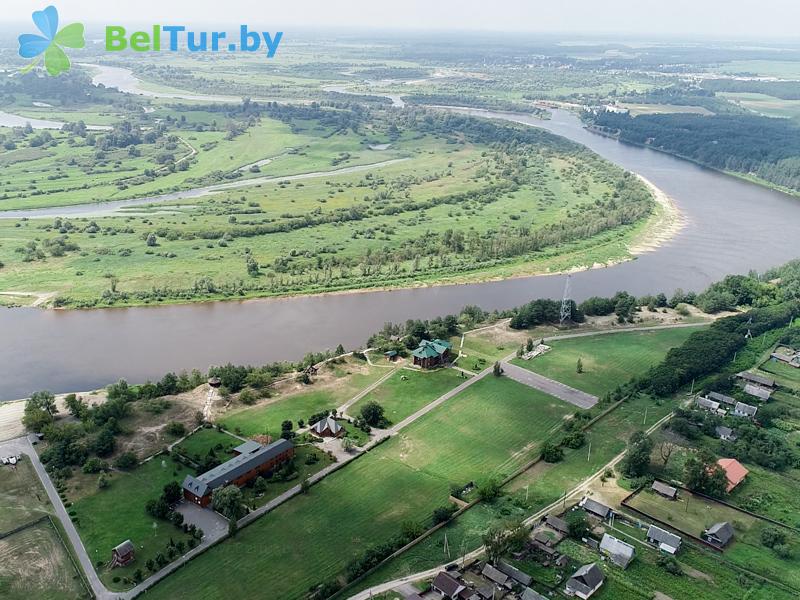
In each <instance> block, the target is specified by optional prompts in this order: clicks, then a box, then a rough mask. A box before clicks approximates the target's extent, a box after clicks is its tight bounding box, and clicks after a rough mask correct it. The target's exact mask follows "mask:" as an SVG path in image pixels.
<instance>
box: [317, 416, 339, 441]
mask: <svg viewBox="0 0 800 600" xmlns="http://www.w3.org/2000/svg"><path fill="white" fill-rule="evenodd" d="M311 433H313V434H314V435H317V436H319V437H339V436H341V435H344V427H342V426H341V425H339V423H338V421H336V419H334V418H333V417H331V416H328V417H325V418H324V419H320V420H319V421H317V422H316V423H314V424H313V425H312V426H311Z"/></svg>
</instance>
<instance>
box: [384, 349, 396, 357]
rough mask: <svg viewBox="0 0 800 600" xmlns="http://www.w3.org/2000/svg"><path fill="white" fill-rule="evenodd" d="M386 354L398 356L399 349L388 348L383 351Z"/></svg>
mask: <svg viewBox="0 0 800 600" xmlns="http://www.w3.org/2000/svg"><path fill="white" fill-rule="evenodd" d="M383 355H384V356H397V350H387V351H386V352H384V353H383Z"/></svg>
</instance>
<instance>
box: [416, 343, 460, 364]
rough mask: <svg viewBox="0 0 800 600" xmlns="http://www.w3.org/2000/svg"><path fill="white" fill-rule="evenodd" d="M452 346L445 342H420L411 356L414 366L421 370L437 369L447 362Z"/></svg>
mask: <svg viewBox="0 0 800 600" xmlns="http://www.w3.org/2000/svg"><path fill="white" fill-rule="evenodd" d="M452 347H453V346H452V344H451V343H450V342H448V341H446V340H438V339H437V340H422V341H421V342H420V343H419V346H417V348H416V350H414V351H413V352H412V353H411V355H412V356H413V357H414V364H415V365H418V366H420V367H422V368H423V369H431V368H433V367H439V366H441V365H444V364H446V363H447V362H448V359H449V358H450V349H451V348H452Z"/></svg>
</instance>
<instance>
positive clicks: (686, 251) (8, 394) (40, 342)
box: [0, 110, 800, 399]
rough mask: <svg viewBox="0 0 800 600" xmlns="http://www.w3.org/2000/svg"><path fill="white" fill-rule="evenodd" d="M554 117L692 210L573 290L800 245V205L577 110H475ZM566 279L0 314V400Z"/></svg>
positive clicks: (319, 341)
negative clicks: (623, 137) (603, 130)
mask: <svg viewBox="0 0 800 600" xmlns="http://www.w3.org/2000/svg"><path fill="white" fill-rule="evenodd" d="M468 112H474V113H475V114H480V115H482V116H489V117H494V118H502V119H508V120H513V121H518V122H523V123H527V124H530V125H534V126H537V127H544V128H546V129H548V130H550V131H552V132H554V133H557V134H559V135H563V136H565V137H568V138H570V139H572V140H575V141H577V142H579V143H582V144H585V145H586V146H588V147H589V148H591V149H592V150H594V151H595V152H597V153H598V154H600V155H601V156H603V157H605V158H607V159H608V160H610V161H612V162H614V163H616V164H618V165H620V166H622V167H624V168H625V169H628V170H630V171H633V172H636V173H639V174H641V175H642V176H644V177H646V178H647V179H649V180H650V181H651V182H653V183H654V184H655V185H656V186H658V187H659V188H661V189H662V190H663V191H665V192H666V193H667V194H668V195H669V196H671V197H672V199H673V200H674V201H675V203H676V205H677V206H678V208H679V209H680V210H682V211H683V213H684V216H685V217H686V219H687V221H688V222H687V224H686V226H685V227H684V228H683V229H682V230H681V231H680V232H679V233H678V234H677V235H676V236H675V237H674V238H673V239H672V240H671V241H669V242H667V243H666V244H664V245H663V246H662V247H661V248H659V249H658V250H656V251H654V252H649V253H646V254H643V255H641V256H639V257H638V259H637V260H633V261H629V262H626V263H623V264H619V265H616V266H613V267H608V268H604V269H594V270H589V271H583V272H580V273H576V274H574V275H573V276H572V292H573V293H572V296H573V298H574V299H575V300H577V301H580V300H582V299H585V298H586V297H588V296H592V295H610V294H613V293H614V292H616V291H617V290H623V289H624V290H628V291H629V292H631V293H633V294H637V295H642V294H645V293H651V292H660V291H664V292H666V293H671V292H672V291H673V290H674V289H675V288H677V287H682V288H684V289H687V290H692V289H693V290H700V289H702V288H704V287H705V286H707V285H708V284H709V283H711V282H713V281H715V280H718V279H720V278H721V277H723V276H724V275H727V274H730V273H743V272H747V271H748V270H749V269H758V270H763V269H766V268H768V267H772V266H776V265H779V264H781V263H783V262H786V261H788V260H790V259H792V258H796V257H798V256H799V255H800V242H799V241H798V239H799V238H798V236H797V231H798V223H800V201H798V199H795V198H793V197H791V196H788V195H786V194H782V193H779V192H775V191H772V190H769V189H767V188H764V187H760V186H757V185H754V184H751V183H748V182H745V181H742V180H740V179H737V178H734V177H730V176H727V175H724V174H721V173H717V172H715V171H711V170H708V169H704V168H702V167H699V166H697V165H695V164H693V163H690V162H687V161H684V160H681V159H677V158H673V157H671V156H668V155H666V154H663V153H660V152H656V151H653V150H649V149H645V148H639V147H635V146H630V145H627V144H623V143H620V142H617V141H615V140H612V139H609V138H605V137H602V136H599V135H595V134H592V133H590V132H588V131H586V130H585V129H583V127H582V126H581V123H580V121H579V120H578V119H577V118H576V117H575V116H574V115H572V114H570V113H567V112H564V111H558V110H556V111H553V118H552V119H550V120H547V121H543V120H540V119H536V118H534V117H527V116H521V115H515V114H508V113H505V114H504V113H487V112H486V111H468ZM564 280H565V277H564V276H563V275H553V276H539V277H528V278H518V279H510V280H505V281H493V282H487V283H480V284H469V285H455V286H435V287H424V288H414V289H401V290H393V291H377V292H363V293H352V294H330V295H322V296H310V297H297V298H281V299H261V300H248V301H229V302H212V303H204V304H187V305H174V306H155V307H141V308H112V309H102V310H90V311H79V310H72V311H54V310H40V309H35V308H17V309H8V310H0V331H2V332H3V344H2V345H0V365H2V371H1V372H0V398H2V399H12V398H19V397H23V396H26V395H28V394H30V393H31V392H32V391H35V390H39V389H50V390H52V391H56V392H63V391H78V390H89V389H93V388H97V387H100V386H102V385H105V384H107V383H109V382H110V381H114V380H116V379H118V378H120V377H125V378H127V379H128V380H129V381H132V382H139V381H144V380H146V379H154V378H158V377H160V376H161V375H163V374H164V373H165V372H166V371H170V370H174V371H178V370H180V369H191V368H195V367H196V368H199V369H206V368H207V367H208V366H209V365H211V364H219V363H223V362H228V361H231V362H234V363H251V364H258V363H265V362H271V361H275V360H294V359H299V358H301V357H302V356H303V355H304V354H305V353H306V352H308V351H311V350H324V349H326V348H333V347H335V346H336V345H337V344H339V343H342V344H344V346H345V347H346V348H353V347H356V346H358V345H360V344H363V343H364V341H365V340H366V338H367V336H368V335H369V334H370V333H372V332H374V331H376V330H377V329H379V328H380V327H381V326H382V325H383V324H384V323H385V322H386V321H394V322H402V321H404V320H406V319H409V318H431V317H434V316H437V315H443V314H447V313H454V312H457V311H458V310H460V309H461V308H462V307H463V306H464V305H466V304H477V305H479V306H482V307H483V308H485V309H504V308H510V307H513V306H516V305H519V304H522V303H525V302H527V301H529V300H531V299H533V298H536V297H551V298H559V297H560V296H561V294H562V290H563V287H564Z"/></svg>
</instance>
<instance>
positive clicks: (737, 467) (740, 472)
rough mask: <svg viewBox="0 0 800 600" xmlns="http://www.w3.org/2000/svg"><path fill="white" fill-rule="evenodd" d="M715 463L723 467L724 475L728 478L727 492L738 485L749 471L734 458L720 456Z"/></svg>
mask: <svg viewBox="0 0 800 600" xmlns="http://www.w3.org/2000/svg"><path fill="white" fill-rule="evenodd" d="M717 464H718V465H719V466H720V467H722V468H723V469H724V471H725V477H727V478H728V487H727V490H726V491H728V492H730V491H731V490H732V489H733V488H735V487H736V486H737V485H739V484H740V483H741V482H742V480H743V479H744V478H745V477H747V474H748V473H749V472H750V471H748V470H747V469H745V468H744V465H742V463H740V462H739V461H738V460H736V459H735V458H720V459H719V460H718V461H717Z"/></svg>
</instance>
